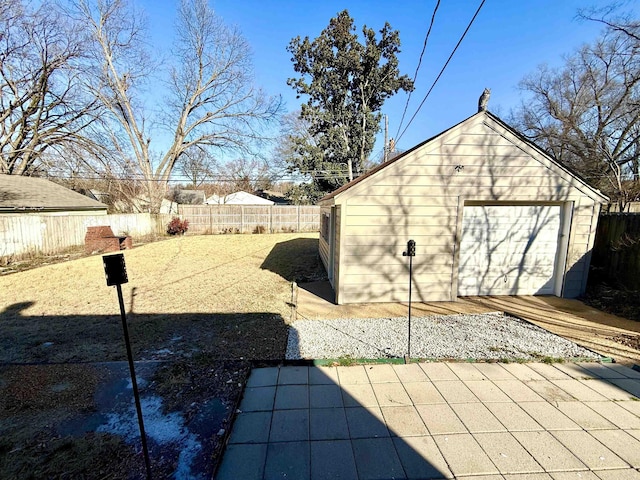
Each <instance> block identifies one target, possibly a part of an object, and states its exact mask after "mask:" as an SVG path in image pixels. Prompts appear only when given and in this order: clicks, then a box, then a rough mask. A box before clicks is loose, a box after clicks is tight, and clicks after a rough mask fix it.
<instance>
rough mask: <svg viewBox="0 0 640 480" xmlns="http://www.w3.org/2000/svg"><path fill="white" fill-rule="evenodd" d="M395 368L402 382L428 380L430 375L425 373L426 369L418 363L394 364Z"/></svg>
mask: <svg viewBox="0 0 640 480" xmlns="http://www.w3.org/2000/svg"><path fill="white" fill-rule="evenodd" d="M392 368H393V370H394V371H395V372H396V375H397V376H398V379H399V380H400V381H401V382H402V383H413V382H428V381H429V377H427V374H426V373H424V370H422V368H420V364H418V363H406V364H402V365H393V367H392Z"/></svg>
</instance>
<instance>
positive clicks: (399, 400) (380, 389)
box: [371, 382, 412, 407]
mask: <svg viewBox="0 0 640 480" xmlns="http://www.w3.org/2000/svg"><path fill="white" fill-rule="evenodd" d="M371 386H372V387H373V392H374V393H375V394H376V398H377V399H378V405H380V406H381V407H395V406H399V405H412V402H411V399H410V398H409V395H407V392H406V391H405V390H404V387H403V386H402V384H401V383H400V382H397V383H374V384H372V385H371Z"/></svg>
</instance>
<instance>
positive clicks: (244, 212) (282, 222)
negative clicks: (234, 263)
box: [178, 205, 320, 234]
mask: <svg viewBox="0 0 640 480" xmlns="http://www.w3.org/2000/svg"><path fill="white" fill-rule="evenodd" d="M178 213H179V215H180V216H181V217H182V218H183V219H185V220H188V221H189V233H196V234H198V233H199V234H214V233H278V232H317V231H318V230H320V207H318V206H315V205H313V206H309V205H179V206H178Z"/></svg>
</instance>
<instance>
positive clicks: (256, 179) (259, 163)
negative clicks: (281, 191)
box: [218, 157, 274, 195]
mask: <svg viewBox="0 0 640 480" xmlns="http://www.w3.org/2000/svg"><path fill="white" fill-rule="evenodd" d="M273 180H274V174H273V172H272V171H271V169H270V167H269V165H268V164H267V163H266V162H265V161H263V160H261V159H259V158H255V157H253V158H247V157H241V158H238V159H236V160H233V161H231V162H227V163H225V164H222V165H220V166H219V167H218V188H219V192H218V193H220V194H223V195H228V194H230V193H233V192H237V191H238V190H243V191H245V192H249V193H253V192H256V191H258V190H268V189H269V188H270V187H271V185H272V184H273Z"/></svg>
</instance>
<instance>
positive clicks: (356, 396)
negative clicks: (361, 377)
mask: <svg viewBox="0 0 640 480" xmlns="http://www.w3.org/2000/svg"><path fill="white" fill-rule="evenodd" d="M340 389H341V390H342V401H343V402H344V406H345V407H377V406H378V399H377V398H376V394H375V393H373V388H372V387H371V385H370V384H368V383H367V384H346V385H344V384H343V385H340Z"/></svg>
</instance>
